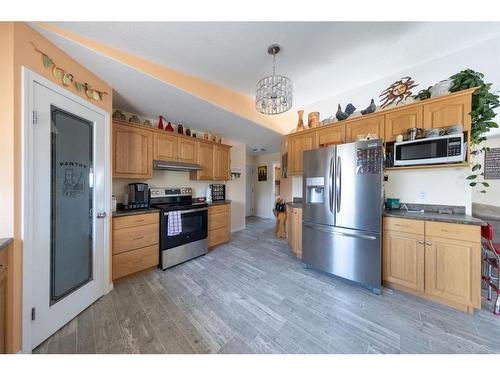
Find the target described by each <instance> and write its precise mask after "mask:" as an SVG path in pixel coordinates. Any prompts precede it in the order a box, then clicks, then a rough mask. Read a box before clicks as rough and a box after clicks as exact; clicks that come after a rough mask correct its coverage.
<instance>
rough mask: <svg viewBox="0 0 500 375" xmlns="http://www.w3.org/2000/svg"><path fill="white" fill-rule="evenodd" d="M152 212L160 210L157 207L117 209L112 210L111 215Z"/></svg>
mask: <svg viewBox="0 0 500 375" xmlns="http://www.w3.org/2000/svg"><path fill="white" fill-rule="evenodd" d="M153 212H160V210H159V209H158V208H140V209H137V210H118V211H115V212H113V217H120V216H130V215H141V214H150V213H153Z"/></svg>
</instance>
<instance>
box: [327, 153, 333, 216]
mask: <svg viewBox="0 0 500 375" xmlns="http://www.w3.org/2000/svg"><path fill="white" fill-rule="evenodd" d="M328 177H329V178H330V184H329V185H330V186H329V202H330V212H331V213H332V214H333V156H332V157H331V159H330V174H329V175H328Z"/></svg>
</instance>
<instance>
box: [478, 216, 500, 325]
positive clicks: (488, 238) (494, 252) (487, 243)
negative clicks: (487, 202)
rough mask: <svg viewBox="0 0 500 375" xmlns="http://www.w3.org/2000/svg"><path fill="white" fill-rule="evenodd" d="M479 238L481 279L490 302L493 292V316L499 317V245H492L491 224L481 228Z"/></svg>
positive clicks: (492, 233) (492, 232)
mask: <svg viewBox="0 0 500 375" xmlns="http://www.w3.org/2000/svg"><path fill="white" fill-rule="evenodd" d="M481 237H482V241H481V244H482V246H481V248H482V272H481V273H482V275H481V279H482V280H483V281H484V282H485V284H486V287H487V288H488V301H491V299H492V291H493V290H495V294H496V300H495V307H494V308H493V313H494V314H495V315H500V244H494V243H493V237H494V231H493V226H492V225H491V224H487V225H485V226H483V227H481ZM493 271H495V272H493ZM495 274H496V275H495Z"/></svg>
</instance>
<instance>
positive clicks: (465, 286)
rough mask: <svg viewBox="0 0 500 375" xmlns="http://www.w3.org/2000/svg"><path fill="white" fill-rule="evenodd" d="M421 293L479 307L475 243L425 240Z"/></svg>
mask: <svg viewBox="0 0 500 375" xmlns="http://www.w3.org/2000/svg"><path fill="white" fill-rule="evenodd" d="M426 240H427V242H426V254H425V291H426V293H429V294H431V295H433V296H435V297H438V298H442V299H446V300H448V301H453V302H456V303H459V304H463V305H467V306H472V307H476V308H480V306H481V289H480V285H481V265H480V262H481V249H480V244H479V242H469V241H458V240H455V239H451V238H446V239H443V238H439V237H427V238H426Z"/></svg>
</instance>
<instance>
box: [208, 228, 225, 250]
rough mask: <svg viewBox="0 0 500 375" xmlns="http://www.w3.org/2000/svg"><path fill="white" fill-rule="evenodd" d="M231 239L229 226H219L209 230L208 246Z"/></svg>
mask: <svg viewBox="0 0 500 375" xmlns="http://www.w3.org/2000/svg"><path fill="white" fill-rule="evenodd" d="M227 241H229V228H227V227H226V228H218V229H212V230H209V231H208V247H212V246H215V245H219V244H221V243H224V242H227Z"/></svg>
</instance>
